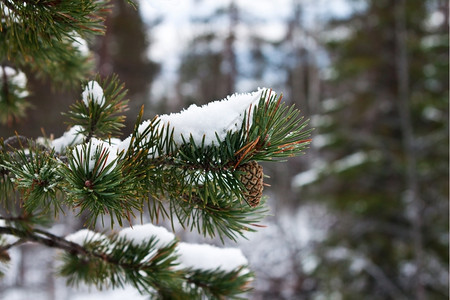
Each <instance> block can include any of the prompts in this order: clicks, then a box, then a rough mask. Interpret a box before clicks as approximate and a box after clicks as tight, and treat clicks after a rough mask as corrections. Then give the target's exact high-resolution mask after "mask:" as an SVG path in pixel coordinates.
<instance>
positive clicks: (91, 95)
mask: <svg viewBox="0 0 450 300" xmlns="http://www.w3.org/2000/svg"><path fill="white" fill-rule="evenodd" d="M81 96H82V97H83V102H84V104H85V105H86V106H88V105H89V102H90V101H94V102H95V103H97V104H98V105H100V106H103V105H104V104H105V95H104V94H103V89H102V87H101V86H100V84H98V82H97V81H95V80H91V81H89V82H88V84H87V85H86V87H85V89H84V91H83V93H82V94H81Z"/></svg>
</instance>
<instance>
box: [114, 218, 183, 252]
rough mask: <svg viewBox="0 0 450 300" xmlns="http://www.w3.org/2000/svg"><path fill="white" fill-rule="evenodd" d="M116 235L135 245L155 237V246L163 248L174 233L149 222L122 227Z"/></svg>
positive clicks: (171, 240) (173, 236) (170, 240)
mask: <svg viewBox="0 0 450 300" xmlns="http://www.w3.org/2000/svg"><path fill="white" fill-rule="evenodd" d="M118 236H119V237H124V238H126V239H127V240H129V241H131V242H132V243H133V244H135V245H139V244H141V243H142V242H144V241H148V240H149V239H150V238H151V237H156V238H157V239H158V241H157V243H156V247H157V248H163V247H165V246H167V245H168V244H170V243H171V242H173V240H174V239H175V235H174V234H173V233H172V232H169V231H168V230H167V229H166V228H164V227H161V226H155V225H153V224H151V223H148V224H144V225H133V227H129V228H124V229H122V230H121V231H120V232H119V234H118Z"/></svg>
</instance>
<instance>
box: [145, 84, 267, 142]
mask: <svg viewBox="0 0 450 300" xmlns="http://www.w3.org/2000/svg"><path fill="white" fill-rule="evenodd" d="M268 92H269V90H268V89H265V88H262V89H259V90H258V91H256V92H253V93H246V94H233V95H231V96H228V97H227V98H225V99H223V100H219V101H213V102H210V103H208V104H206V105H203V106H197V105H195V104H192V105H191V106H189V108H187V109H185V110H183V111H181V112H179V113H172V114H169V115H161V116H159V119H160V120H161V122H160V124H158V125H159V126H161V127H162V126H164V125H169V126H170V127H171V128H173V129H174V135H173V137H174V139H175V142H176V143H177V144H182V143H183V138H184V139H185V140H186V141H188V140H189V137H190V136H191V135H192V138H193V140H194V142H195V143H196V144H197V145H200V144H201V143H202V140H203V138H204V139H205V145H206V146H208V145H212V144H213V143H214V142H215V141H216V142H217V137H216V134H217V136H218V138H219V140H220V141H223V140H225V137H226V135H227V133H228V132H229V131H231V132H236V131H239V130H240V129H241V125H242V122H243V120H244V116H245V114H246V113H247V115H248V113H249V109H250V107H252V108H251V111H250V115H248V116H247V119H249V124H251V120H252V115H253V111H254V108H255V106H256V105H257V104H258V103H259V100H260V99H261V97H262V95H263V94H264V93H268ZM144 124H146V125H148V121H147V123H146V122H144V123H142V124H141V125H142V126H140V128H139V130H140V131H142V130H144V129H145V128H146V126H143V125H144Z"/></svg>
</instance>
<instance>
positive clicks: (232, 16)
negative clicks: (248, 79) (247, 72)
mask: <svg viewBox="0 0 450 300" xmlns="http://www.w3.org/2000/svg"><path fill="white" fill-rule="evenodd" d="M238 20H239V12H238V7H237V6H236V4H235V3H234V1H232V2H231V3H230V6H229V22H230V24H229V27H228V37H227V38H226V39H225V46H224V50H223V55H224V61H223V62H224V64H225V77H226V82H225V93H226V94H227V95H231V94H232V93H234V92H235V83H236V77H237V66H236V55H235V53H234V41H235V40H236V26H237V24H238Z"/></svg>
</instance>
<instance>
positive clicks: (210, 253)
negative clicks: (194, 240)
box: [177, 243, 248, 272]
mask: <svg viewBox="0 0 450 300" xmlns="http://www.w3.org/2000/svg"><path fill="white" fill-rule="evenodd" d="M177 252H178V254H179V258H178V262H179V263H180V267H181V268H194V269H200V270H215V269H217V268H219V269H220V270H223V271H227V272H230V271H232V270H234V269H236V268H238V267H241V266H246V265H248V261H247V258H245V256H244V254H242V251H241V250H240V249H238V248H218V247H215V246H212V245H208V244H189V243H179V245H178V248H177Z"/></svg>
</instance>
